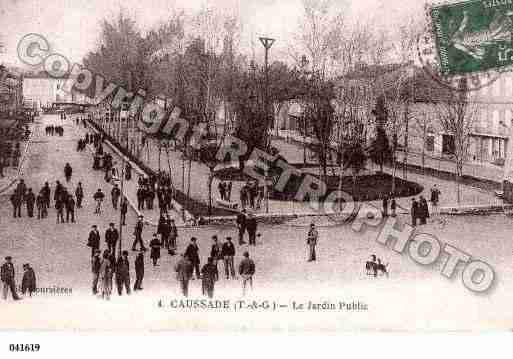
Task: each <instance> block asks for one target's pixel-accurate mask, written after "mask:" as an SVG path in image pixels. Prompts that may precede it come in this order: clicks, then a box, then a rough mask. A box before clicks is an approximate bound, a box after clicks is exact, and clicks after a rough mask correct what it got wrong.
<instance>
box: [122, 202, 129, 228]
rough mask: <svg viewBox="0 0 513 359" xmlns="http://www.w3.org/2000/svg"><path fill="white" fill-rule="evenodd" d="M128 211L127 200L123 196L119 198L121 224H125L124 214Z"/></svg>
mask: <svg viewBox="0 0 513 359" xmlns="http://www.w3.org/2000/svg"><path fill="white" fill-rule="evenodd" d="M127 212H128V201H127V200H126V198H125V197H124V196H123V199H122V200H121V225H123V226H124V225H126V214H127Z"/></svg>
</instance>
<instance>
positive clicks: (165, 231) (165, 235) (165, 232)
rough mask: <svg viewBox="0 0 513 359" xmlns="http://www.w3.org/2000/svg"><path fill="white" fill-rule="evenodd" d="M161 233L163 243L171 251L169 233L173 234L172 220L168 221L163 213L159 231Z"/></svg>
mask: <svg viewBox="0 0 513 359" xmlns="http://www.w3.org/2000/svg"><path fill="white" fill-rule="evenodd" d="M157 233H159V234H160V239H161V245H162V246H163V247H164V248H165V249H167V250H168V251H169V235H170V234H171V221H168V219H167V218H165V217H164V216H163V215H162V216H161V217H160V219H159V227H158V232H157Z"/></svg>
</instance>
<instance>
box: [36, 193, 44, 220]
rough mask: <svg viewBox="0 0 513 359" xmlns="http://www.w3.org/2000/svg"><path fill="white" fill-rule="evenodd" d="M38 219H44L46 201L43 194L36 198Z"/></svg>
mask: <svg viewBox="0 0 513 359" xmlns="http://www.w3.org/2000/svg"><path fill="white" fill-rule="evenodd" d="M36 208H37V219H41V218H44V208H45V199H44V197H43V195H42V194H41V193H39V194H38V195H37V197H36Z"/></svg>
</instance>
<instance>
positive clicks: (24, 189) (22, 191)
mask: <svg viewBox="0 0 513 359" xmlns="http://www.w3.org/2000/svg"><path fill="white" fill-rule="evenodd" d="M16 192H17V193H18V195H19V196H20V198H21V199H22V200H23V199H24V198H25V194H26V193H27V185H26V184H25V181H24V180H23V179H20V182H19V183H18V185H17V186H16Z"/></svg>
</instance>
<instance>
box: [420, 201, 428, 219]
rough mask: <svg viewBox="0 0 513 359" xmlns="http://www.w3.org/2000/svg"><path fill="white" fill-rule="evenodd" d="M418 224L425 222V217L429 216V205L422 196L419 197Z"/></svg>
mask: <svg viewBox="0 0 513 359" xmlns="http://www.w3.org/2000/svg"><path fill="white" fill-rule="evenodd" d="M419 212H420V224H426V218H429V207H428V203H427V201H426V199H425V198H424V196H420V199H419Z"/></svg>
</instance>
